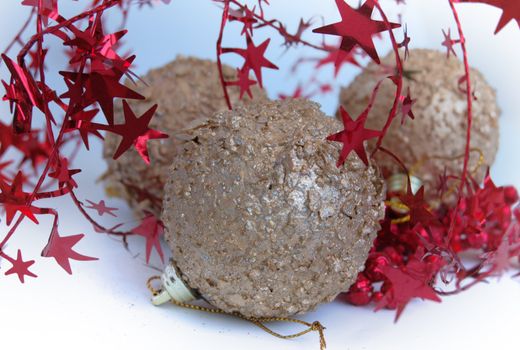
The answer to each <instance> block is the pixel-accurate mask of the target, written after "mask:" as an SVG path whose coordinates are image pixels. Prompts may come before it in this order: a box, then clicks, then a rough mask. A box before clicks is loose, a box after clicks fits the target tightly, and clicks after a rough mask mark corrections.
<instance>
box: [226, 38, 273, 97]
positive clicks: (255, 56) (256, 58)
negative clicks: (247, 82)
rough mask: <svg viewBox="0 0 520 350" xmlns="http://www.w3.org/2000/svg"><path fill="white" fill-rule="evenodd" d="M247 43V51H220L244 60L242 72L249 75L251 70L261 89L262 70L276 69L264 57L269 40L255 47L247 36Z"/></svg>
mask: <svg viewBox="0 0 520 350" xmlns="http://www.w3.org/2000/svg"><path fill="white" fill-rule="evenodd" d="M246 41H247V49H222V52H223V53H229V52H234V53H236V54H239V55H240V56H242V57H243V58H244V60H245V62H244V66H243V67H242V70H243V71H247V73H248V75H249V70H252V71H253V72H254V73H255V76H256V80H258V84H259V85H260V87H263V81H262V68H264V67H265V68H270V69H278V67H277V66H276V65H275V64H274V63H272V62H271V61H269V60H268V59H266V58H265V57H264V55H265V51H266V50H267V47H268V46H269V43H270V42H271V39H267V40H265V41H264V42H263V43H261V44H260V45H258V46H255V44H254V43H253V39H251V37H250V36H249V35H248V36H247V38H246Z"/></svg>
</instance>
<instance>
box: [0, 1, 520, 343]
mask: <svg viewBox="0 0 520 350" xmlns="http://www.w3.org/2000/svg"><path fill="white" fill-rule="evenodd" d="M19 2H20V1H2V2H1V3H0V23H1V26H2V27H1V28H2V31H1V32H0V48H3V47H4V46H5V44H6V42H7V40H8V39H9V38H10V37H11V35H12V34H13V32H15V31H16V29H17V28H18V27H19V25H20V22H21V20H22V18H23V17H24V16H23V13H24V12H25V11H22V10H20V8H19V6H16V5H17V4H18V3H19ZM271 2H272V3H273V6H272V10H271V11H272V12H271V13H276V14H277V17H281V18H283V19H287V21H288V22H289V23H290V24H291V25H292V27H290V28H295V26H296V24H297V21H298V17H299V16H303V17H304V18H308V17H310V16H312V15H314V14H316V13H321V14H323V16H324V17H325V19H326V22H327V23H328V22H331V21H333V20H336V19H337V17H338V14H337V12H336V10H335V5H334V2H333V1H332V0H320V1H316V0H314V1H312V0H299V1H298V6H296V7H295V6H294V4H295V1H288V0H285V1H282V0H272V1H271ZM407 2H408V3H409V6H408V8H407V10H406V17H405V20H406V22H407V23H408V29H409V33H410V35H411V36H412V46H413V47H435V48H440V42H441V41H442V33H441V28H448V26H451V28H452V33H453V32H454V29H455V27H454V26H453V22H452V19H451V15H450V13H449V9H448V6H447V2H446V1H438V0H408V1H407ZM60 3H61V4H62V7H63V8H67V7H68V6H69V5H68V4H69V2H68V1H66V0H62V1H60ZM15 4H16V5H15ZM383 4H384V5H388V4H389V2H384V3H383ZM459 8H460V12H461V17H462V21H463V25H464V28H465V29H466V32H467V39H468V45H469V50H470V59H471V64H472V65H474V66H476V67H478V68H480V69H481V70H482V71H483V73H484V74H485V76H486V77H487V79H488V80H489V81H490V83H491V84H492V85H493V86H494V87H495V88H496V89H497V90H498V98H499V103H500V106H501V108H502V110H503V116H502V121H501V131H502V137H501V145H500V147H501V149H500V153H499V156H498V159H497V161H496V164H495V166H494V168H493V173H494V176H495V178H496V179H497V182H498V183H499V184H506V183H512V184H515V185H516V186H519V187H520V177H519V174H520V166H519V162H518V156H517V155H516V154H514V153H513V152H516V151H517V150H518V149H519V148H520V138H519V137H518V136H517V135H519V133H520V108H519V107H520V104H519V103H518V86H517V84H518V78H519V77H520V68H519V67H520V65H519V64H518V62H520V48H519V47H520V46H519V44H518V43H519V42H520V41H519V38H520V31H519V30H518V28H516V25H514V24H513V23H511V24H510V25H509V26H508V27H507V28H506V29H504V30H503V31H502V32H501V33H500V34H499V35H498V36H496V37H495V36H493V35H492V33H493V32H494V29H495V26H496V23H497V21H498V18H499V11H497V10H494V9H492V8H488V7H487V6H484V5H460V6H459ZM218 16H219V11H218V10H217V9H216V8H215V6H214V5H212V4H210V1H209V0H197V1H193V0H175V1H173V2H172V4H171V5H169V6H158V7H157V8H155V9H147V8H145V9H143V10H142V11H141V12H140V13H139V12H138V11H135V12H134V14H133V15H132V17H131V20H130V23H129V30H130V33H129V35H128V38H127V40H128V42H129V43H131V46H132V48H133V49H134V50H135V52H136V53H137V55H138V60H137V65H138V72H140V73H141V72H145V71H146V70H147V69H149V68H150V67H154V66H159V65H161V64H163V63H165V62H167V61H169V60H171V59H173V58H174V56H175V55H176V54H177V53H183V54H192V55H197V56H202V57H213V56H214V41H215V34H216V28H217V26H218ZM454 37H456V35H454ZM255 39H256V37H255ZM257 40H260V36H259V38H258V39H257ZM228 45H230V46H231V45H238V44H237V43H235V42H229V43H228ZM276 45H277V43H276V40H275V42H274V43H273V45H272V46H271V49H270V50H269V51H268V57H271V58H273V59H274V60H276V62H277V63H278V64H279V65H280V67H281V69H282V73H277V72H268V71H266V73H265V76H266V82H267V87H268V89H270V93H271V94H272V95H275V92H278V91H280V88H282V89H283V91H285V92H287V91H288V90H289V91H290V90H291V89H290V88H289V87H294V86H295V85H296V84H297V81H295V80H292V79H287V78H286V75H285V72H287V71H288V67H289V66H290V64H291V62H292V58H294V57H296V54H297V53H295V52H289V53H288V54H287V55H286V56H284V57H282V58H280V59H278V57H279V56H278V55H279V54H280V53H281V50H280V49H278V48H277V46H276ZM384 50H385V48H384V47H383V46H380V52H382V51H384ZM59 62H61V61H60V60H59V56H58V55H56V54H54V55H51V56H50V61H49V65H55V64H58V63H59ZM347 70H348V71H349V72H344V73H342V76H341V79H342V80H341V81H342V82H344V83H345V84H346V83H348V81H349V79H351V77H352V75H353V74H355V71H354V70H351V69H347ZM309 73H310V70H307V71H305V70H303V71H302V72H300V74H302V76H303V75H304V74H309ZM1 74H2V75H1V77H2V78H4V79H5V70H4V67H2V71H1ZM326 78H327V77H325V76H324V77H323V79H326ZM50 79H52V77H50ZM54 79H56V77H54ZM321 102H323V103H324V110H325V111H326V112H328V113H331V112H332V111H334V109H335V103H336V101H334V98H333V97H331V98H327V99H323V100H321ZM1 108H2V109H0V112H2V113H3V114H4V115H5V113H6V109H5V108H6V106H5V103H4V104H2V107H1ZM513 150H515V151H513ZM100 154H101V149H100V145H99V144H98V143H96V144H95V147H94V149H93V150H92V151H91V152H90V153H86V152H85V153H83V155H82V156H81V160H82V162H83V164H95V166H88V167H87V166H84V167H83V173H81V174H80V175H79V176H78V177H77V179H78V180H79V182H80V183H81V186H82V187H81V191H80V198H81V199H85V198H88V199H91V200H93V201H97V200H99V199H102V198H103V191H102V188H101V186H100V185H96V184H95V179H96V178H97V177H98V176H99V174H101V172H102V171H103V169H104V165H103V163H102V162H101V161H100ZM98 164H99V166H98ZM52 203H53V204H52V205H54V206H59V208H60V210H62V211H61V213H62V214H61V217H60V219H61V222H60V224H61V225H60V227H61V233H62V234H63V235H69V234H77V233H86V234H87V236H86V237H85V238H84V239H83V240H82V241H81V242H80V243H79V244H78V245H77V247H75V248H76V249H77V250H78V251H79V252H81V253H84V254H87V255H94V256H96V257H99V259H100V260H99V261H96V262H74V261H73V262H72V269H73V272H74V274H73V275H72V276H69V275H67V274H66V273H65V272H64V271H63V270H62V269H61V268H59V266H57V265H56V263H55V262H54V260H52V259H43V258H41V257H40V256H39V255H40V251H41V249H42V247H43V246H44V245H45V243H46V239H47V237H48V230H49V225H50V222H49V220H47V219H43V220H41V221H42V222H41V224H40V225H39V226H35V225H34V224H32V223H30V222H29V223H28V222H25V224H24V225H23V227H22V228H21V229H20V230H19V231H18V232H17V234H16V236H15V239H13V240H12V241H11V242H10V245H9V247H8V248H7V251H8V252H9V253H11V254H13V252H15V251H16V249H18V247H23V253H24V258H25V259H28V258H29V259H35V260H36V264H35V265H33V267H32V271H34V272H35V273H36V274H37V275H38V276H39V277H38V278H36V279H32V278H27V282H26V284H24V285H22V284H20V283H19V282H18V280H17V278H16V277H13V276H9V277H5V276H4V275H3V272H4V271H5V268H6V264H5V263H3V264H1V268H2V270H1V271H0V272H1V274H0V348H2V349H14V348H16V349H24V348H27V349H30V348H45V349H47V348H53V349H68V348H69V347H72V348H75V349H109V348H114V349H148V348H149V349H155V348H159V347H161V348H164V349H186V350H189V349H243V348H247V349H271V348H272V349H313V350H314V349H318V340H317V335H315V334H311V335H307V336H305V337H303V338H299V339H297V340H293V341H283V340H279V339H276V338H273V337H271V336H269V335H267V334H266V333H264V332H262V331H260V330H258V329H257V328H255V327H254V326H252V325H250V324H248V323H244V322H242V321H239V320H236V319H232V318H228V317H223V316H215V315H208V314H204V313H197V312H195V311H189V310H182V309H177V308H175V307H173V306H171V305H168V306H164V307H160V308H156V307H153V306H152V305H151V304H150V302H149V294H148V291H147V289H146V288H145V281H146V279H147V277H149V276H150V275H152V274H157V273H158V272H157V271H155V270H153V269H151V268H150V267H147V266H145V264H144V254H143V252H144V244H143V241H142V240H141V239H140V238H132V239H131V240H130V252H128V251H125V250H124V249H123V247H122V245H121V244H120V243H119V242H118V241H116V240H115V239H112V238H109V237H107V236H104V235H99V234H95V233H93V231H92V229H91V227H90V226H89V225H88V224H87V223H86V222H85V220H84V219H83V218H82V217H81V216H80V215H79V214H78V213H77V211H75V210H74V209H73V206H72V204H71V203H70V201H69V200H67V199H64V200H60V201H59V204H57V202H52ZM108 205H109V206H118V207H120V208H122V209H121V210H120V211H119V212H118V215H119V220H122V221H126V222H129V221H132V217H131V213H130V212H129V211H128V210H127V209H124V208H125V207H124V204H123V203H122V202H118V201H115V200H110V201H109V202H108ZM26 221H27V220H26ZM102 222H104V223H107V225H109V224H110V223H116V222H119V221H117V220H105V219H104V218H103V219H102ZM0 232H2V234H1V235H3V234H4V232H5V228H2V231H0ZM165 249H166V247H165ZM154 259H155V260H154V263H153V264H154V265H155V266H159V265H160V264H159V261H158V260H157V259H156V257H155V256H154ZM303 318H304V319H306V320H308V321H313V320H319V321H321V322H322V323H323V324H324V325H325V326H326V327H327V330H326V337H327V341H328V349H344V350H346V349H349V350H361V349H366V350H386V349H399V350H408V349H410V350H411V349H422V350H427V349H432V350H433V349H444V350H449V349H489V348H494V349H518V348H519V347H520V339H519V337H518V324H519V321H520V281H519V280H518V279H517V280H512V279H510V278H509V277H504V278H502V280H501V281H500V282H499V283H497V281H492V282H491V283H490V284H488V285H484V284H482V285H479V286H477V287H476V288H474V289H472V290H470V291H468V292H466V293H463V294H461V295H457V296H453V297H449V298H445V299H444V300H443V302H442V303H441V304H436V303H431V302H420V301H416V302H412V303H411V304H410V305H409V306H408V307H407V309H406V310H405V312H404V314H403V316H402V317H401V319H400V321H399V322H398V323H397V324H394V323H393V318H394V312H393V311H380V312H378V313H374V312H372V311H371V309H370V308H355V307H352V306H349V305H346V304H344V303H340V302H334V303H332V304H330V305H324V306H322V307H320V308H319V309H318V310H317V311H316V312H314V313H311V314H308V315H305V316H304V317H303ZM277 329H280V330H281V331H283V332H292V331H294V330H295V328H294V327H293V326H287V325H280V326H279V327H278V328H277Z"/></svg>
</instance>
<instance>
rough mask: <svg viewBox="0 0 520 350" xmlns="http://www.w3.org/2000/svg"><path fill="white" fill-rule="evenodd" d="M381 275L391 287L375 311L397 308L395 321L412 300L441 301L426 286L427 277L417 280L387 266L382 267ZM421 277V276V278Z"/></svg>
mask: <svg viewBox="0 0 520 350" xmlns="http://www.w3.org/2000/svg"><path fill="white" fill-rule="evenodd" d="M381 269H382V271H381V272H382V273H383V274H384V275H385V277H386V278H387V279H388V280H389V281H390V283H391V285H392V287H391V288H389V289H388V290H387V292H386V293H385V294H384V296H383V298H381V300H380V301H379V302H378V304H377V305H376V310H379V309H381V308H383V307H385V306H390V307H392V308H393V307H395V308H397V314H396V317H395V320H396V321H397V320H398V319H399V316H401V313H402V312H403V310H404V308H405V307H406V305H407V304H408V303H409V302H410V300H412V299H413V298H421V299H423V300H426V299H427V300H432V301H436V302H440V301H441V299H440V298H439V296H438V295H437V294H436V293H435V290H434V289H433V288H432V287H431V286H430V285H429V284H428V282H429V280H428V279H429V278H427V277H428V276H424V277H425V278H417V277H419V276H412V275H411V274H409V273H406V272H405V271H403V270H402V269H400V268H397V267H392V266H389V265H386V266H382V267H381ZM421 277H423V276H421Z"/></svg>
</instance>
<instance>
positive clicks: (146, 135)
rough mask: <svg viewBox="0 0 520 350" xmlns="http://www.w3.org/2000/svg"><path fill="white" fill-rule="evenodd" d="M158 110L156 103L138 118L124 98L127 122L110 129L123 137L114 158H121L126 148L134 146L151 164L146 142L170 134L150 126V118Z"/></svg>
mask: <svg viewBox="0 0 520 350" xmlns="http://www.w3.org/2000/svg"><path fill="white" fill-rule="evenodd" d="M156 110H157V105H154V106H152V107H151V108H150V109H149V110H148V111H146V112H145V113H144V114H143V115H142V116H140V117H139V118H137V117H136V115H135V114H134V112H133V111H132V109H131V108H130V106H129V105H128V102H126V100H123V112H124V116H125V123H124V124H117V125H114V126H113V127H111V128H110V129H109V130H110V131H112V132H114V133H116V134H118V135H120V136H122V138H123V139H122V140H121V143H120V144H119V146H118V147H117V150H116V153H115V154H114V159H117V158H119V157H120V156H121V155H122V154H123V153H124V152H126V150H128V149H129V148H130V147H132V146H134V148H135V149H136V150H137V152H138V153H139V154H140V155H141V158H142V159H143V160H144V161H145V162H146V163H147V164H150V157H149V156H148V148H147V146H146V143H147V142H148V141H149V140H154V139H164V138H167V137H168V135H166V134H164V133H162V132H159V131H157V130H154V129H150V128H149V127H148V124H149V123H150V120H151V119H152V117H153V115H154V114H155V111H156Z"/></svg>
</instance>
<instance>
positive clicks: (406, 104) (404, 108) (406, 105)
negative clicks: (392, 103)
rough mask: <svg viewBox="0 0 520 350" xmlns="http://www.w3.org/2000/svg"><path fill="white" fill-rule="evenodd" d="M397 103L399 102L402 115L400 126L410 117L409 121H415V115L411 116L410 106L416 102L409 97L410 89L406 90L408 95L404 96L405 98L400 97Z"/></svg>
mask: <svg viewBox="0 0 520 350" xmlns="http://www.w3.org/2000/svg"><path fill="white" fill-rule="evenodd" d="M399 101H400V102H401V115H402V118H401V125H402V124H404V122H405V121H406V117H410V119H412V120H413V119H415V115H414V114H413V111H412V106H413V105H414V103H415V102H416V100H413V99H412V97H411V96H410V88H408V93H407V94H406V96H401V97H400V98H399Z"/></svg>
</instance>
